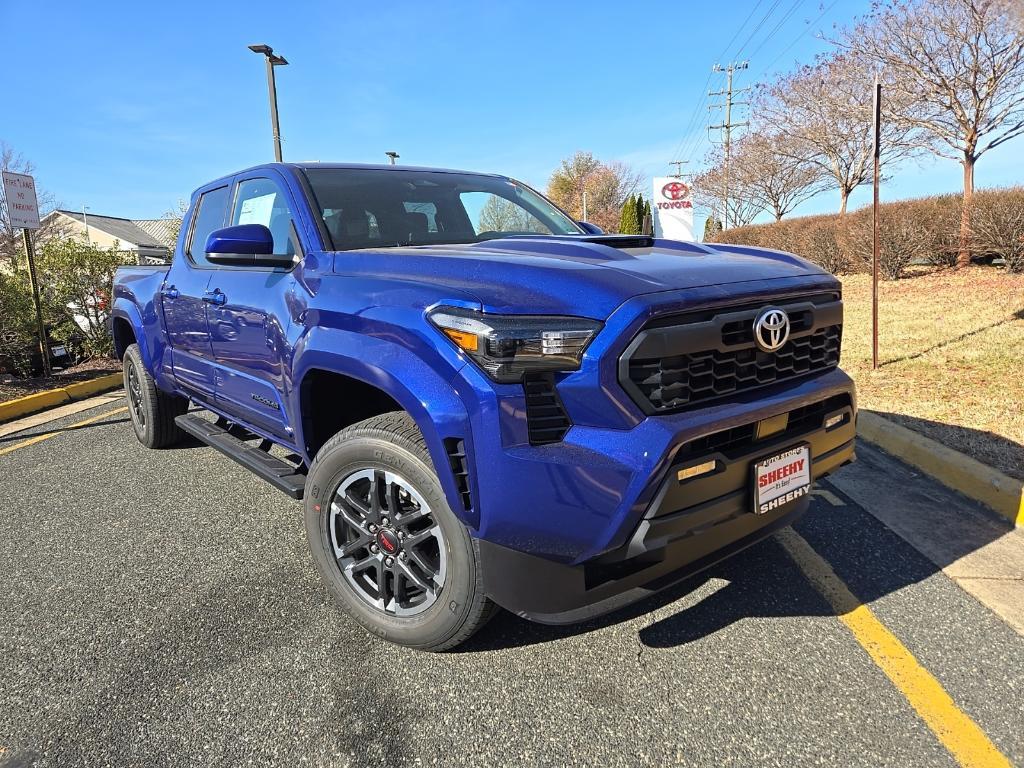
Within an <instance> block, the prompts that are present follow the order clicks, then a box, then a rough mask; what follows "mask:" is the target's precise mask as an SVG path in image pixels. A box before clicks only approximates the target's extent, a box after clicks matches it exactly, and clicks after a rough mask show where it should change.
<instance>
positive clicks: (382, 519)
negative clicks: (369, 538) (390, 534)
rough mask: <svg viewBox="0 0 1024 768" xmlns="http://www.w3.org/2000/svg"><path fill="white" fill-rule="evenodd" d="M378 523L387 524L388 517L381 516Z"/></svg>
mask: <svg viewBox="0 0 1024 768" xmlns="http://www.w3.org/2000/svg"><path fill="white" fill-rule="evenodd" d="M380 524H381V525H387V524H388V519H387V518H386V517H382V518H381V520H380Z"/></svg>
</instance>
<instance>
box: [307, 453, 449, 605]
mask: <svg viewBox="0 0 1024 768" xmlns="http://www.w3.org/2000/svg"><path fill="white" fill-rule="evenodd" d="M327 520H328V527H329V533H330V536H331V543H332V545H333V547H334V556H335V558H336V559H337V562H338V567H339V568H340V569H341V572H342V575H343V576H344V578H345V580H346V581H347V582H348V583H349V585H350V586H351V587H353V589H354V590H355V592H356V594H357V595H359V597H360V598H361V599H362V600H364V601H365V602H366V603H368V604H369V605H371V606H373V607H375V608H377V609H378V610H381V611H383V612H385V613H387V614H391V615H394V616H403V617H404V616H413V615H416V614H418V613H422V612H423V611H425V610H427V609H428V608H429V607H430V606H431V605H433V604H434V603H435V602H436V600H437V597H438V595H439V594H440V592H441V589H442V588H443V587H444V580H445V572H446V569H447V555H446V552H445V550H446V547H445V541H444V534H443V533H442V531H441V527H440V525H438V522H437V520H436V519H435V518H434V515H433V514H432V511H431V509H430V505H429V504H427V502H426V500H424V498H423V497H422V496H421V495H420V493H419V492H418V491H417V490H416V489H415V488H414V487H413V486H412V484H411V483H409V481H407V480H406V479H405V478H404V477H402V476H401V475H399V474H397V473H395V472H390V471H387V470H382V469H361V470H358V471H356V472H352V473H351V474H349V475H347V476H346V477H345V478H344V479H343V480H342V481H341V483H340V484H339V486H338V489H337V491H335V493H334V496H333V497H332V500H331V507H330V514H329V515H328V517H327Z"/></svg>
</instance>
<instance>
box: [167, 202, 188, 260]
mask: <svg viewBox="0 0 1024 768" xmlns="http://www.w3.org/2000/svg"><path fill="white" fill-rule="evenodd" d="M188 208H189V203H188V200H183V199H181V198H178V200H177V201H176V202H175V203H174V205H173V206H172V207H171V208H169V209H167V210H166V211H164V215H163V216H161V217H160V218H161V219H163V220H164V221H166V222H167V228H168V230H169V234H170V235H171V237H169V238H168V239H169V240H170V241H171V243H172V245H171V250H172V251H173V250H174V245H173V243H175V242H177V240H178V236H179V235H180V234H181V224H182V222H183V221H184V220H185V214H186V213H188Z"/></svg>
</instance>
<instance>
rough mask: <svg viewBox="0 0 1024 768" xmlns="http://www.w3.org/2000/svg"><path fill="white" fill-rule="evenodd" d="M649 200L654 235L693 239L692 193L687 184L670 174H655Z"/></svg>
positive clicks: (672, 238)
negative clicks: (650, 201)
mask: <svg viewBox="0 0 1024 768" xmlns="http://www.w3.org/2000/svg"><path fill="white" fill-rule="evenodd" d="M651 200H652V201H653V203H654V204H653V205H652V206H651V213H652V214H653V216H654V236H655V237H667V238H668V239H669V240H693V195H691V194H690V185H689V184H686V183H685V182H683V181H682V180H681V179H677V178H674V177H672V176H656V177H655V179H654V193H653V195H652V196H651Z"/></svg>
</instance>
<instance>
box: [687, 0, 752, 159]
mask: <svg viewBox="0 0 1024 768" xmlns="http://www.w3.org/2000/svg"><path fill="white" fill-rule="evenodd" d="M762 2H764V0H757V2H756V3H755V4H754V7H753V8H751V9H750V13H748V14H747V17H746V18H745V19H744V20H743V23H742V24H740V25H739V27H738V28H737V29H736V31H735V32H733V33H732V37H731V38H729V42H728V43H726V44H725V48H723V49H722V52H721V53H720V54H718V57H717V59H719V60H720V59H722V58H723V57H724V56H725V54H726V53H728V51H729V47H730V46H731V45H732V44H733V43H734V42H735V41H736V38H737V37H739V36H740V33H741V32H742V31H743V30H744V29H745V28H746V26H747V24H749V23H750V20H751V19H752V18H754V14H755V13H757V9H758V8H760V7H761V3H762ZM713 74H714V73H713V72H712V73H711V74H709V75H708V77H707V80H705V81H704V85H702V86H701V88H700V93H701V97H700V98H701V101H700V102H699V103H698V104H697V106H696V108H695V109H694V110H693V114H691V115H690V120H689V122H688V123H687V125H686V129H685V130H684V131H683V135H682V136H681V137H680V139H679V143H678V144H676V148H675V150H674V151H673V152H672V155H671V157H672V159H673V160H678V159H679V157H681V152H680V150H682V149H683V145H684V144H685V143H687V140H688V139H689V140H692V135H691V133H692V131H693V130H694V129H695V128H696V127H697V123H698V122H699V121H700V116H701V115H702V114H704V107H705V105H706V104H707V100H708V97H707V90H708V86H709V85H711V77H712V75H713Z"/></svg>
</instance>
